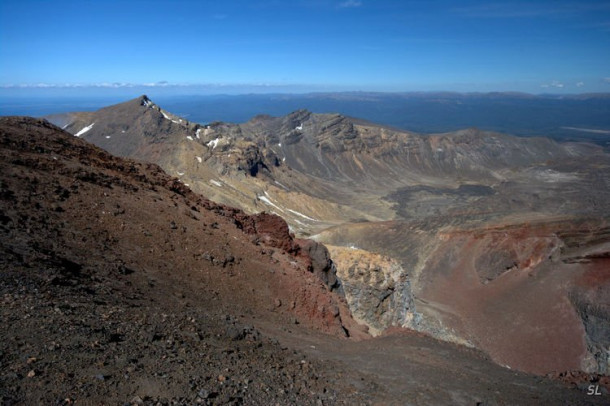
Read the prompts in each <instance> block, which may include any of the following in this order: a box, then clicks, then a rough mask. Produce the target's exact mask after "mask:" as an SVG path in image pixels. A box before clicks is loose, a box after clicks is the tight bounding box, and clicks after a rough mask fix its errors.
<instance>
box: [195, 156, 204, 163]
mask: <svg viewBox="0 0 610 406" xmlns="http://www.w3.org/2000/svg"><path fill="white" fill-rule="evenodd" d="M195 158H197V162H199V163H202V162H203V159H201V157H200V156H196V157H195Z"/></svg>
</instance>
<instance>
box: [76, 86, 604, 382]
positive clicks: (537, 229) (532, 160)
mask: <svg viewBox="0 0 610 406" xmlns="http://www.w3.org/2000/svg"><path fill="white" fill-rule="evenodd" d="M109 109H114V110H100V111H99V112H96V113H85V114H81V113H76V114H71V115H68V116H69V117H71V119H70V120H71V121H70V120H68V121H66V122H69V123H70V124H69V125H68V127H66V129H69V130H70V131H71V132H72V133H74V134H79V133H81V134H80V135H79V136H81V137H83V138H85V139H87V140H89V141H91V142H94V143H96V144H97V145H100V146H102V147H103V148H105V149H107V150H109V151H111V152H113V153H115V154H118V155H130V156H132V157H135V158H137V159H141V160H146V161H152V162H155V163H158V164H159V165H160V166H161V167H163V168H164V169H165V170H166V171H167V172H169V173H170V174H173V175H176V176H177V177H178V178H179V179H180V181H181V182H182V183H184V184H186V185H189V187H191V188H193V189H194V190H197V191H199V192H201V193H204V194H205V195H206V196H210V198H211V199H213V200H215V201H218V202H221V203H225V204H231V205H235V206H238V207H240V208H242V209H244V210H245V211H247V212H252V213H255V212H260V211H269V212H272V213H275V214H278V215H280V216H282V217H283V218H285V219H286V221H287V223H288V224H289V226H290V229H291V230H292V231H293V232H295V233H296V234H298V235H300V236H309V235H313V236H314V237H315V240H317V241H320V242H324V243H330V244H332V245H335V246H338V247H350V246H352V245H355V246H357V247H358V248H360V249H362V250H364V251H367V252H366V253H364V255H353V256H351V257H350V256H349V255H346V256H345V257H344V258H343V259H341V260H338V261H337V264H336V266H337V267H338V268H339V269H338V274H339V275H340V279H342V281H341V283H342V285H343V289H344V290H345V293H346V296H347V297H348V299H349V298H350V297H351V298H352V300H351V302H350V303H351V307H352V311H353V312H354V314H355V315H356V316H357V317H359V320H362V321H365V322H366V323H367V324H368V325H369V327H371V329H372V330H373V331H377V330H381V329H383V328H386V327H388V326H405V325H409V326H411V327H416V328H418V329H420V330H422V331H425V332H428V333H430V334H433V335H435V336H436V337H439V338H442V339H446V340H451V341H455V342H458V343H462V344H466V345H471V346H475V347H477V348H480V349H483V350H484V351H486V352H487V353H488V354H490V355H491V356H492V358H493V359H494V360H496V361H497V362H498V363H501V364H503V365H509V366H511V367H513V368H518V369H524V370H528V371H534V372H538V373H546V372H550V371H554V370H568V369H584V370H587V371H594V370H596V371H598V372H604V371H606V370H607V366H606V364H607V355H605V354H607V351H605V349H604V348H607V347H604V346H605V345H607V344H606V342H605V341H604V340H603V339H602V338H601V337H603V336H604V332H605V331H606V328H607V325H608V322H607V318H606V317H605V316H604V315H605V314H606V313H604V312H605V310H604V311H602V312H601V313H600V309H605V306H606V305H605V303H607V295H606V293H605V292H606V290H605V289H606V287H605V286H606V284H607V280H606V278H605V276H603V275H605V273H606V272H607V270H606V269H605V265H604V264H605V263H603V262H600V261H601V260H600V259H599V258H598V259H595V260H594V261H593V262H594V263H595V264H597V265H595V267H596V268H595V267H594V269H596V271H595V275H596V276H595V278H596V279H595V280H597V281H599V283H600V284H601V286H600V287H598V288H599V292H601V293H595V294H593V293H591V292H590V291H589V290H587V291H586V292H585V293H582V292H581V291H579V290H578V289H576V288H575V286H577V285H578V284H579V282H578V281H579V278H580V276H579V275H581V274H582V273H583V272H585V273H586V272H589V271H587V270H588V269H589V268H588V267H590V266H592V265H590V264H588V263H585V262H583V261H576V262H572V263H566V262H564V261H563V259H558V258H563V257H562V255H563V254H562V252H563V251H562V250H563V249H565V247H566V246H569V244H571V243H569V241H568V240H570V239H572V240H574V241H577V242H575V243H574V244H576V245H578V244H584V243H585V242H586V241H589V240H590V239H591V238H593V237H592V236H591V235H592V234H594V235H597V231H595V230H597V228H596V227H593V226H586V227H584V228H583V229H579V228H578V227H579V226H578V224H584V223H582V222H583V221H585V220H588V221H590V222H591V223H592V224H596V223H599V224H605V223H606V222H607V221H608V215H607V213H608V212H610V170H609V169H610V157H609V156H608V154H606V153H604V151H603V150H602V149H601V148H600V147H598V146H594V145H590V144H584V143H557V142H554V141H552V140H549V139H545V138H518V137H512V136H508V135H504V134H497V133H492V132H484V131H479V130H476V129H467V130H463V131H458V132H455V133H449V134H436V135H430V136H422V135H418V134H414V133H409V132H404V131H399V130H396V129H392V128H388V127H384V126H379V125H375V124H371V123H367V122H363V121H361V120H357V119H352V118H349V117H344V116H341V115H339V114H314V113H311V112H308V111H305V110H300V111H296V112H294V113H292V114H289V115H287V116H285V117H270V116H257V117H255V118H253V119H252V120H250V121H249V122H247V123H244V124H239V125H238V124H226V123H210V124H205V125H197V124H192V123H186V122H184V121H183V122H180V121H179V119H178V118H177V117H175V116H171V115H170V114H169V113H167V112H164V111H163V110H160V109H159V108H158V107H157V106H156V105H154V104H153V103H152V102H151V101H150V100H149V99H148V98H146V97H141V98H138V99H136V100H133V101H130V102H128V103H125V104H124V105H118V106H114V107H111V108H109ZM125 109H127V110H129V111H130V113H129V114H125V116H122V115H121V114H119V113H113V114H110V113H109V111H115V110H116V111H119V110H121V111H123V110H125ZM166 116H167V117H166ZM121 120H122V121H121ZM111 122H112V123H113V125H112V126H111V125H110V124H109V123H111ZM130 123H131V124H130ZM133 123H137V124H133ZM116 125H120V126H121V128H124V129H123V130H124V131H125V133H123V132H122V131H123V130H120V131H121V132H118V131H117V127H116ZM126 126H130V127H129V128H126ZM146 134H148V135H149V136H147V135H146ZM155 134H157V135H155ZM126 151H127V152H129V153H127V152H126ZM587 224H589V223H587ZM571 229H575V230H580V231H579V232H578V233H576V234H574V236H571V237H566V236H565V235H564V234H563V233H565V231H566V230H571ZM566 238H567V240H566ZM596 238H597V237H596ZM599 238H600V240H599V242H598V243H596V244H597V245H596V246H597V247H598V248H596V249H600V250H601V252H602V254H600V255H602V256H603V255H605V254H603V252H605V251H604V249H602V248H600V247H604V246H605V245H604V244H606V240H605V239H604V238H605V237H603V238H602V237H599ZM337 252H339V251H337ZM339 255H340V254H339ZM369 255H371V257H373V256H375V255H381V256H383V257H387V258H390V261H394V263H396V264H398V266H399V268H400V269H402V271H400V270H399V268H398V267H394V268H392V267H390V268H392V269H394V270H393V271H391V272H390V271H388V269H390V268H388V267H386V265H384V262H383V261H384V260H382V259H380V258H381V257H375V258H376V259H375V260H379V261H381V262H380V264H381V265H379V266H377V265H374V264H372V263H370V262H367V261H368V260H369ZM596 258H597V257H596ZM350 261H351V262H350ZM322 262H324V261H322ZM600 263H601V264H602V265H599V264H600ZM350 269H351V270H352V271H350ZM365 270H366V271H365ZM524 270H525V271H524ZM367 272H368V273H367ZM373 275H377V277H376V276H373ZM382 275H383V277H381V276H382ZM523 275H533V276H528V277H527V278H525V277H524V276H523ZM365 283H370V284H369V285H368V286H365ZM397 283H398V284H399V285H400V289H399V290H398V291H396V290H394V291H392V288H394V289H396V284H397ZM329 284H331V285H334V282H333V281H332V280H329ZM578 286H580V285H578ZM398 292H403V293H400V294H398ZM463 297H465V298H466V299H465V300H462V298H463ZM355 298H356V299H355ZM363 298H365V299H364V300H362V299H363ZM384 298H386V299H385V300H384ZM511 298H519V299H518V300H512V299H511ZM519 303H521V304H519ZM377 306H379V308H378V307H377ZM600 314H601V315H602V316H600ZM549 315H552V317H550V316H549ZM377 318H379V319H377ZM409 320H416V321H417V323H411V322H410V321H409ZM519 320H521V322H519V323H521V324H519V323H517V321H519ZM410 323H411V324H410ZM513 324H515V325H517V324H518V325H520V326H522V327H523V326H525V327H523V328H520V329H517V330H515V331H516V332H515V333H514V334H512V335H511V334H505V333H506V328H507V326H509V325H513ZM533 324H536V325H539V326H541V328H540V329H537V328H535V327H534V326H533ZM528 326H529V327H528ZM530 327H531V328H530ZM540 331H544V334H540V333H539V332H540ZM508 337H510V339H509V338H508ZM548 337H552V338H553V340H554V341H553V342H554V343H555V344H556V345H555V344H554V346H551V347H549V348H553V350H544V348H541V347H543V346H544V343H545V340H547V339H548ZM568 347H569V348H568ZM522 348H530V350H528V351H522V350H521V349H522ZM557 354H559V356H558V355H557Z"/></svg>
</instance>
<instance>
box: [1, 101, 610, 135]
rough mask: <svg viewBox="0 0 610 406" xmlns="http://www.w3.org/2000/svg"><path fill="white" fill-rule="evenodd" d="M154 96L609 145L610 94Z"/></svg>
mask: <svg viewBox="0 0 610 406" xmlns="http://www.w3.org/2000/svg"><path fill="white" fill-rule="evenodd" d="M137 96H139V94H138V95H133V96H122V97H121V96H114V97H96V98H94V97H83V96H81V97H73V98H67V97H63V98H51V97H46V98H44V97H36V98H34V97H31V98H26V97H20V98H12V99H8V98H5V97H0V115H28V116H34V117H42V116H45V115H49V114H56V113H64V112H70V111H94V110H97V109H100V108H102V107H106V106H109V105H112V104H116V103H121V102H124V101H127V100H129V99H130V98H135V97H137ZM149 96H150V97H151V99H152V100H153V101H154V102H155V103H157V104H158V105H160V106H161V107H163V108H164V109H166V110H168V111H171V112H172V113H174V114H177V115H179V116H182V117H185V118H187V119H188V120H189V121H191V122H197V123H210V122H213V121H224V122H230V123H243V122H245V121H248V120H249V119H251V118H252V117H254V116H256V115H258V114H268V115H271V116H282V115H285V114H288V113H290V112H292V111H295V110H299V109H308V110H310V111H312V112H314V113H340V114H343V115H346V116H351V117H357V118H360V119H364V120H368V121H371V122H374V123H380V124H384V125H388V126H393V127H396V128H402V129H405V130H409V131H414V132H418V133H441V132H450V131H456V130H460V129H464V128H468V127H477V128H479V129H482V130H489V131H498V132H503V133H507V134H514V135H520V136H547V137H551V138H554V139H556V140H560V141H588V142H594V143H597V144H600V145H603V146H605V147H610V133H609V131H610V95H608V94H598V95H573V96H561V97H559V96H552V95H547V96H533V95H519V94H510V93H489V94H458V93H405V94H401V93H361V92H354V93H310V94H250V95H216V96H211V95H206V96H175V95H172V96H167V95H164V96H161V95H160V96H158V97H157V96H155V95H154V94H151V95H149Z"/></svg>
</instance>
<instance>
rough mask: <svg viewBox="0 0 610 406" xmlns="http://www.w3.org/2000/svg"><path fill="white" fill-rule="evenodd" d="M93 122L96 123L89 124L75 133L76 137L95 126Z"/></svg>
mask: <svg viewBox="0 0 610 406" xmlns="http://www.w3.org/2000/svg"><path fill="white" fill-rule="evenodd" d="M93 124H95V123H91V125H88V126H87V127H85V128H83V129H82V130H80V131H79V132H77V133H76V134H74V136H75V137H80V136H81V135H83V134H84V133H86V132H87V131H89V130H90V129H92V128H93Z"/></svg>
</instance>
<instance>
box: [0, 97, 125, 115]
mask: <svg viewBox="0 0 610 406" xmlns="http://www.w3.org/2000/svg"><path fill="white" fill-rule="evenodd" d="M123 101H125V100H124V99H117V98H69V99H66V98H14V99H6V98H1V99H0V116H31V117H42V116H46V115H49V114H56V113H67V112H71V111H95V110H98V109H100V108H102V107H106V106H110V105H112V104H116V103H120V102H123Z"/></svg>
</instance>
